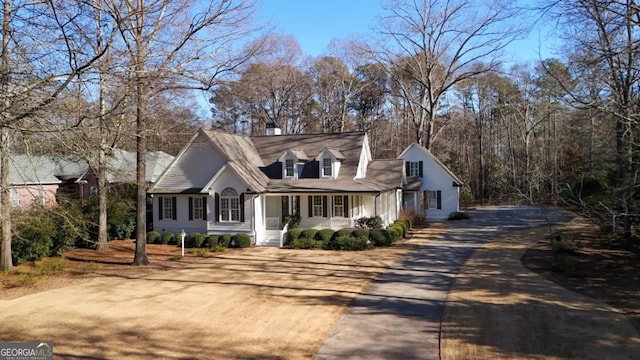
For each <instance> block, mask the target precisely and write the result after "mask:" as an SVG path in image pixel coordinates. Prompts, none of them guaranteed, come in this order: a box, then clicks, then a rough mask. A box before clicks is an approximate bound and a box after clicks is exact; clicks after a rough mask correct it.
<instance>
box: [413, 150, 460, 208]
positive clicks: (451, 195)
mask: <svg viewBox="0 0 640 360" xmlns="http://www.w3.org/2000/svg"><path fill="white" fill-rule="evenodd" d="M410 146H411V145H410ZM402 159H403V160H404V161H405V162H406V161H423V176H422V185H421V190H422V191H427V190H429V191H437V190H440V191H441V192H442V193H441V194H442V195H441V201H442V204H441V205H442V206H441V209H433V208H432V209H428V210H427V213H426V214H425V216H426V217H427V218H429V219H446V218H447V217H448V216H449V213H451V212H453V211H458V210H459V205H458V193H459V188H458V187H456V186H453V181H454V179H453V178H452V177H451V175H450V174H449V173H448V172H447V170H445V169H444V168H443V167H442V166H441V165H440V164H439V163H438V162H436V161H434V160H433V158H431V157H430V156H428V155H427V154H425V153H424V151H423V150H422V149H420V148H419V147H417V146H411V147H410V148H409V149H408V151H406V152H405V154H404V156H403V157H402Z"/></svg>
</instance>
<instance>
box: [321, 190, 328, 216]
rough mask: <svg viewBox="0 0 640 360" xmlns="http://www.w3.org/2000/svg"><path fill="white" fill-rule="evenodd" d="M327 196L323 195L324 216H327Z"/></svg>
mask: <svg viewBox="0 0 640 360" xmlns="http://www.w3.org/2000/svg"><path fill="white" fill-rule="evenodd" d="M327 202H328V201H327V196H326V195H325V196H323V197H322V217H327Z"/></svg>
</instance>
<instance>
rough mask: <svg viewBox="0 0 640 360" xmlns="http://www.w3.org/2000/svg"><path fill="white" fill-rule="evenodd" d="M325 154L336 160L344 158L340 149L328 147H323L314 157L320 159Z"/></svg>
mask: <svg viewBox="0 0 640 360" xmlns="http://www.w3.org/2000/svg"><path fill="white" fill-rule="evenodd" d="M325 154H329V155H331V156H332V157H333V158H334V159H336V160H338V161H343V160H344V159H345V156H344V155H343V154H342V153H341V152H340V150H336V149H330V148H328V147H325V148H324V149H322V151H321V152H320V153H319V154H318V156H317V157H316V160H320V159H321V158H323V157H324V156H325Z"/></svg>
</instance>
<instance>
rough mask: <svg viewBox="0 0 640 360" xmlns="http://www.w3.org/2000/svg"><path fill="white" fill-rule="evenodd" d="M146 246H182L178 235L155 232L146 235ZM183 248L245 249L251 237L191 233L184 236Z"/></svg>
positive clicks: (244, 235) (249, 244)
mask: <svg viewBox="0 0 640 360" xmlns="http://www.w3.org/2000/svg"><path fill="white" fill-rule="evenodd" d="M147 243H148V244H169V245H178V246H180V245H182V239H181V238H180V234H174V233H172V232H164V233H162V234H160V233H159V232H157V231H150V232H148V233H147ZM184 246H185V247H186V248H209V249H211V250H219V249H221V248H222V249H226V248H229V247H231V248H247V247H249V246H251V237H250V236H249V235H247V234H235V235H232V234H221V235H218V234H214V235H206V234H201V233H198V232H193V233H190V234H188V235H187V236H185V238H184Z"/></svg>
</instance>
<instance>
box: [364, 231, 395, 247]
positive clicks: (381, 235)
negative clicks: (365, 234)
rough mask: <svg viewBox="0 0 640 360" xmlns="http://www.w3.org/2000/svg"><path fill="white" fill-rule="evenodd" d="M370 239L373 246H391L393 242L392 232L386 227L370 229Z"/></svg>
mask: <svg viewBox="0 0 640 360" xmlns="http://www.w3.org/2000/svg"><path fill="white" fill-rule="evenodd" d="M369 239H371V242H372V243H373V246H389V245H391V243H392V242H393V238H392V237H391V234H390V233H389V231H387V230H386V229H372V230H371V231H369Z"/></svg>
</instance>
